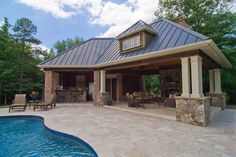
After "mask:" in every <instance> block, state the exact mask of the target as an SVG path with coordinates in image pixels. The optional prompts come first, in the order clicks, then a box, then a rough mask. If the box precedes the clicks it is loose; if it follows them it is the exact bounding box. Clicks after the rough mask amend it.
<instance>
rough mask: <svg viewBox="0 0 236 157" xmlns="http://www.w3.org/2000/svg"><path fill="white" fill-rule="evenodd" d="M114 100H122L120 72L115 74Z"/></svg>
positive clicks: (121, 77) (121, 76)
mask: <svg viewBox="0 0 236 157" xmlns="http://www.w3.org/2000/svg"><path fill="white" fill-rule="evenodd" d="M116 76H117V77H116V78H117V79H116V101H121V100H122V96H123V95H122V90H123V86H122V85H123V75H122V74H121V73H119V74H117V75H116Z"/></svg>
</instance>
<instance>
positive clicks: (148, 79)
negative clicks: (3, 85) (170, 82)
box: [145, 75, 160, 95]
mask: <svg viewBox="0 0 236 157" xmlns="http://www.w3.org/2000/svg"><path fill="white" fill-rule="evenodd" d="M159 87H160V77H159V75H147V76H145V88H146V90H147V91H150V92H153V93H154V94H156V95H157V94H159V93H158V92H159Z"/></svg>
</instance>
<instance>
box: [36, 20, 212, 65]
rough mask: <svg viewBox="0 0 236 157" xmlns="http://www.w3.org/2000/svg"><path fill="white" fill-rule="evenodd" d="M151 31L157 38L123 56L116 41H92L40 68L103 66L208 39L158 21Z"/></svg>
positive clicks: (184, 28) (51, 60)
mask: <svg viewBox="0 0 236 157" xmlns="http://www.w3.org/2000/svg"><path fill="white" fill-rule="evenodd" d="M144 25H147V24H146V23H144V22H143V21H138V22H136V23H135V24H134V25H132V26H131V27H130V28H128V29H127V30H126V31H124V32H123V33H121V34H120V35H122V36H123V35H125V34H129V33H130V32H132V31H136V30H137V29H140V28H142V27H143V26H144ZM148 27H151V28H152V29H153V30H155V31H156V32H157V35H156V36H155V37H154V38H153V39H152V40H151V41H150V42H149V43H148V44H147V46H146V47H145V48H142V49H137V50H134V51H132V52H128V53H123V54H122V53H120V52H119V41H118V40H116V39H115V38H92V39H89V40H87V41H85V42H83V43H81V44H79V45H76V46H74V47H73V48H71V49H68V50H66V51H65V52H63V53H60V54H58V55H56V56H55V57H53V58H50V59H48V60H46V61H44V62H42V63H41V64H40V65H43V66H49V67H50V66H57V65H59V66H63V65H65V66H67V65H69V66H83V65H95V64H102V63H107V62H111V61H115V60H120V59H125V58H129V57H133V56H138V55H142V54H147V53H150V52H153V51H157V52H156V53H158V51H159V50H164V49H168V48H174V47H178V46H183V45H187V44H191V43H196V42H199V41H203V40H207V39H208V37H207V36H204V35H202V34H200V33H197V32H195V31H193V30H191V29H188V28H186V27H183V26H180V25H178V24H176V23H174V22H171V21H169V20H159V21H156V22H154V23H151V24H149V26H148ZM120 35H119V36H120Z"/></svg>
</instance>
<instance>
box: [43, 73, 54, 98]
mask: <svg viewBox="0 0 236 157" xmlns="http://www.w3.org/2000/svg"><path fill="white" fill-rule="evenodd" d="M44 75H45V78H44V97H47V96H49V95H51V94H52V89H53V72H52V71H45V72H44Z"/></svg>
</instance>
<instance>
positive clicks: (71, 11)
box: [0, 0, 158, 48]
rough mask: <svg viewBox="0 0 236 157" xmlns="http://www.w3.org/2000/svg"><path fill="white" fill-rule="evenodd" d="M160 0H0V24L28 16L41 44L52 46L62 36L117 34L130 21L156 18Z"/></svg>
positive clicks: (108, 35) (13, 21)
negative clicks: (155, 14)
mask: <svg viewBox="0 0 236 157" xmlns="http://www.w3.org/2000/svg"><path fill="white" fill-rule="evenodd" d="M157 7H158V0H128V1H125V0H0V24H1V23H2V22H3V18H4V17H7V18H8V19H9V22H10V23H11V24H12V25H14V23H15V22H16V20H17V19H19V18H21V17H27V18H29V19H30V20H32V21H33V23H34V24H35V25H36V26H37V28H38V33H37V35H36V37H37V38H38V39H40V40H41V42H42V43H41V45H42V46H45V47H47V48H52V47H53V44H54V43H55V42H56V41H58V40H63V39H66V38H73V37H75V36H78V37H83V38H84V39H85V40H87V39H89V38H92V37H115V36H116V35H118V34H120V33H121V32H122V31H123V30H125V29H126V28H128V27H129V26H130V25H132V24H133V23H135V22H136V21H138V20H139V19H142V20H144V21H145V22H147V23H150V22H153V20H154V19H155V16H154V12H155V10H157Z"/></svg>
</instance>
